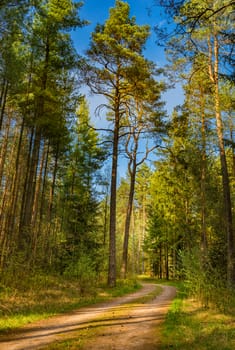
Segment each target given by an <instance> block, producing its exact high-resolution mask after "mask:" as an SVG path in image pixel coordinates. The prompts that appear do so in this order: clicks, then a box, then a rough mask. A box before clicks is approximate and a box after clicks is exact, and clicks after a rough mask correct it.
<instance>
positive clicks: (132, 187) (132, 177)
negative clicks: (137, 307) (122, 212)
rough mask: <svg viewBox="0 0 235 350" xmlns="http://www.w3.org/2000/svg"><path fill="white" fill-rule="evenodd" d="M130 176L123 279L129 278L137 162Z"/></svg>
mask: <svg viewBox="0 0 235 350" xmlns="http://www.w3.org/2000/svg"><path fill="white" fill-rule="evenodd" d="M129 174H130V190H129V196H128V204H127V209H126V221H125V232H124V241H123V255H122V268H121V273H122V277H123V278H126V277H127V264H128V243H129V235H130V223H131V214H132V207H133V199H134V192H135V177H136V162H135V163H134V164H133V168H132V171H131V172H129Z"/></svg>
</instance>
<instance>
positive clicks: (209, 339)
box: [161, 285, 235, 350]
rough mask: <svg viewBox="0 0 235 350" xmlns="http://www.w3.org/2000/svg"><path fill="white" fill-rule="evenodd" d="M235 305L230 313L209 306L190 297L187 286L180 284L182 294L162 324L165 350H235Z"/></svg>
mask: <svg viewBox="0 0 235 350" xmlns="http://www.w3.org/2000/svg"><path fill="white" fill-rule="evenodd" d="M219 299H220V298H219ZM230 302H231V303H233V302H232V301H230ZM226 303H227V301H226ZM234 306H235V305H232V304H231V307H232V308H231V312H230V313H229V312H226V313H224V312H222V311H219V310H218V308H216V307H213V308H212V307H210V308H208V307H205V306H203V305H202V303H201V302H199V301H198V300H197V299H192V298H188V297H187V295H186V293H185V288H184V287H183V286H182V285H178V294H177V296H176V298H175V300H174V301H173V303H172V305H171V308H170V310H169V312H168V314H167V317H166V320H165V322H164V324H163V326H162V327H163V329H162V342H161V350H169V349H173V350H176V349H177V350H178V349H180V350H234V349H235V324H234V314H233V312H232V310H233V307H234Z"/></svg>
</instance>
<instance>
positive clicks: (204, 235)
mask: <svg viewBox="0 0 235 350" xmlns="http://www.w3.org/2000/svg"><path fill="white" fill-rule="evenodd" d="M200 108H201V117H202V119H201V138H202V158H201V250H202V254H203V259H204V257H205V256H206V255H207V230H206V165H207V161H206V121H205V99H204V93H203V91H202V90H201V91H200Z"/></svg>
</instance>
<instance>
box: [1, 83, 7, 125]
mask: <svg viewBox="0 0 235 350" xmlns="http://www.w3.org/2000/svg"><path fill="white" fill-rule="evenodd" d="M7 92H8V82H7V80H6V79H4V80H3V85H2V91H1V97H0V130H2V124H3V117H4V113H5V107H6V101H7Z"/></svg>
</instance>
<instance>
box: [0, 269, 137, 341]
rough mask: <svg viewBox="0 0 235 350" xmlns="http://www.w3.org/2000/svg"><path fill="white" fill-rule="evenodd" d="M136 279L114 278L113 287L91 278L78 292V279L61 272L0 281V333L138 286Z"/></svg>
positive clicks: (118, 294)
mask: <svg viewBox="0 0 235 350" xmlns="http://www.w3.org/2000/svg"><path fill="white" fill-rule="evenodd" d="M140 287H141V285H140V284H139V283H137V282H136V280H127V281H118V282H117V286H116V287H115V288H107V287H106V286H105V284H103V285H102V284H100V285H99V284H98V283H95V282H94V285H93V286H92V288H89V289H87V290H85V291H84V290H83V292H82V293H81V290H80V286H79V281H78V280H72V279H65V278H62V277H61V276H49V275H42V274H40V275H38V276H28V277H27V281H26V280H24V281H21V282H20V281H19V284H18V286H17V285H16V283H15V284H14V287H6V286H4V285H0V334H1V333H6V332H8V331H12V330H14V329H16V328H18V327H22V326H24V325H25V324H28V323H30V322H35V321H37V320H41V319H45V318H48V317H50V316H53V315H56V314H60V313H65V312H69V311H72V310H74V309H78V308H80V307H82V306H88V305H91V304H95V303H99V302H102V301H105V300H109V299H112V298H114V297H117V296H122V295H124V294H127V293H131V292H133V291H136V290H137V289H139V288H140Z"/></svg>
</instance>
